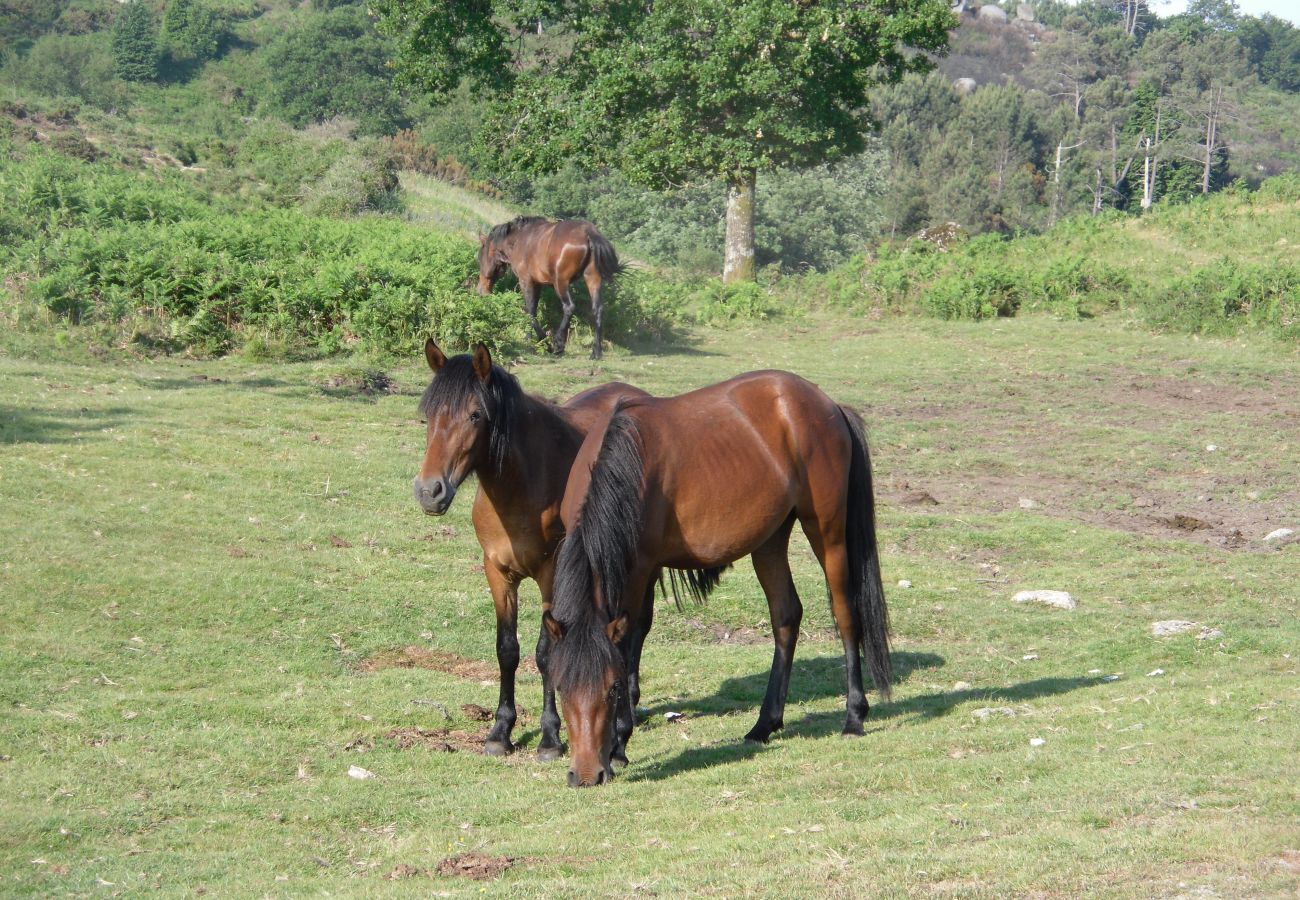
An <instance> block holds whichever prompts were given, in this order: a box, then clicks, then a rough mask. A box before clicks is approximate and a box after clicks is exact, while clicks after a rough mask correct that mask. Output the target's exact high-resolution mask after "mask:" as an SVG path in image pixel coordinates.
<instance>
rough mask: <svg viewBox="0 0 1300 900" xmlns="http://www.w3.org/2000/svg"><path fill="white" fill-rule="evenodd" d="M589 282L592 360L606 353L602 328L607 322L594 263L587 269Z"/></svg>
mask: <svg viewBox="0 0 1300 900" xmlns="http://www.w3.org/2000/svg"><path fill="white" fill-rule="evenodd" d="M584 279H585V280H586V282H587V293H588V294H590V295H591V330H592V332H593V338H594V342H593V343H592V345H591V358H592V359H600V357H601V354H603V353H604V352H605V348H604V346H603V345H602V344H601V326H602V325H603V324H604V321H605V304H604V302H603V298H602V291H601V289H602V288H603V287H604V285H602V284H601V280H600V273H599V272H597V271H596V264H595V263H592V264H591V265H590V266H588V267H587V274H586V275H585V276H584Z"/></svg>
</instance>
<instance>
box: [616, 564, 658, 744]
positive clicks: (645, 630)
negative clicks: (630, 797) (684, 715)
mask: <svg viewBox="0 0 1300 900" xmlns="http://www.w3.org/2000/svg"><path fill="white" fill-rule="evenodd" d="M654 599H655V586H654V581H653V580H652V581H651V582H650V583H649V584H647V585H646V589H645V600H644V602H643V603H642V604H641V608H640V610H635V611H633V614H632V615H630V616H629V618H631V620H632V622H633V623H634V624H633V625H632V627H631V628H629V629H628V633H627V635H625V636H624V638H623V640H622V642H621V643H620V644H619V648H618V649H619V651H620V652H621V653H622V654H623V659H624V660H626V662H627V683H626V684H625V685H623V686H622V689H621V694H622V696H621V697H620V699H619V703H618V707H617V709H615V711H614V749H613V750H612V751H611V753H610V756H609V758H610V764H611V765H612V766H613V767H614V768H616V769H621V768H623V767H624V766H626V765H627V742H628V740H629V739H630V738H631V737H632V730H633V729H634V728H635V727H636V708H637V704H638V703H640V702H641V672H640V669H641V648H642V647H644V646H645V639H646V636H647V635H648V634H649V633H650V626H651V625H652V624H653V622H654Z"/></svg>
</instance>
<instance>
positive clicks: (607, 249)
mask: <svg viewBox="0 0 1300 900" xmlns="http://www.w3.org/2000/svg"><path fill="white" fill-rule="evenodd" d="M587 246H588V247H590V248H591V260H592V262H593V263H594V264H595V266H596V271H597V272H599V273H600V278H601V280H602V281H605V280H607V279H610V278H613V277H614V276H615V275H618V274H620V273H621V272H622V271H623V270H624V269H625V268H626V267H625V266H624V265H623V264H622V263H621V262H619V261H618V254H617V253H615V252H614V245H613V244H611V243H610V242H609V241H608V239H606V237H605V236H604V235H603V234H601V233H600V232H599V231H597V230H596V229H595V228H594V227H592V228H588V229H587Z"/></svg>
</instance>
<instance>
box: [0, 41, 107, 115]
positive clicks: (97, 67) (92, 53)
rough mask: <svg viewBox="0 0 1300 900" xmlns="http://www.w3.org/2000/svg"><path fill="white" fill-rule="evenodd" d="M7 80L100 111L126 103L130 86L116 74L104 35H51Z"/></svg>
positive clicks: (9, 69)
mask: <svg viewBox="0 0 1300 900" xmlns="http://www.w3.org/2000/svg"><path fill="white" fill-rule="evenodd" d="M3 75H4V78H5V80H7V81H11V82H12V83H13V84H15V85H17V86H18V87H20V88H23V89H24V90H26V91H30V92H31V93H33V94H37V95H40V96H44V97H50V98H54V97H75V98H77V99H79V100H82V101H84V102H86V103H88V104H90V105H91V106H95V107H97V108H99V109H105V110H107V109H115V108H118V107H121V106H124V105H125V104H126V99H127V95H126V85H125V84H123V83H122V81H121V79H119V78H118V77H117V75H116V72H115V69H114V62H113V53H112V51H111V50H110V49H109V45H108V42H107V41H106V40H105V38H104V35H101V34H88V35H61V34H49V35H45V36H44V37H42V38H41V39H40V40H38V41H37V42H36V43H35V44H33V45H32V48H31V50H30V51H28V53H27V54H26V55H25V56H21V57H17V58H15V59H13V60H12V61H11V62H10V63H9V64H8V65H7V66H6V67H5V69H4V72H3Z"/></svg>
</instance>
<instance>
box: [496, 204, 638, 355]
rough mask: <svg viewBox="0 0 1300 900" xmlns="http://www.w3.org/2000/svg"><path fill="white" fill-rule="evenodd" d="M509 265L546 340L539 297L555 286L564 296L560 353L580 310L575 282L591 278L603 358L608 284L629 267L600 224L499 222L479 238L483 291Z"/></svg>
mask: <svg viewBox="0 0 1300 900" xmlns="http://www.w3.org/2000/svg"><path fill="white" fill-rule="evenodd" d="M506 266H509V267H510V268H511V269H513V270H514V273H515V276H516V277H517V278H518V279H519V290H520V291H521V292H522V293H523V295H524V311H525V312H527V313H528V318H529V319H530V320H531V321H532V323H533V332H534V333H535V334H536V335H537V339H538V340H539V341H541V340H545V339H546V332H544V331H543V330H542V326H541V325H539V324H538V322H537V301H538V298H539V297H540V296H541V293H542V288H543V287H544V286H545V285H548V284H549V285H550V286H551V287H553V288H555V293H556V294H557V295H559V298H560V304H561V307H562V309H561V314H560V325H559V327H558V328H556V329H555V334H554V335H553V336H552V339H551V350H552V352H554V353H556V354H560V353H563V352H564V345H565V343H567V342H568V340H569V320H570V319H572V318H573V309H574V306H573V297H572V295H571V294H570V293H569V286H570V285H571V284H573V282H574V281H575V280H577V279H578V278H579V277H581V278H582V279H583V280H584V281H586V282H587V292H588V293H589V294H590V295H591V327H592V331H593V332H594V342H593V343H592V347H591V358H592V359H600V356H601V352H602V348H601V327H602V324H603V322H604V312H605V309H604V303H603V301H602V296H601V295H602V291H603V288H604V285H605V283H606V282H607V281H609V280H610V279H611V278H613V277H614V276H615V275H617V274H618V273H619V272H621V271H623V267H622V265H620V264H619V261H618V255H617V254H615V252H614V245H613V244H611V243H610V242H609V241H607V240H606V239H605V238H604V236H603V235H602V234H601V233H600V232H599V231H597V230H596V226H595V225H592V224H591V223H590V222H584V221H582V220H580V219H569V220H564V221H560V222H552V221H550V220H549V219H543V218H542V217H540V216H520V217H519V218H517V219H514V220H513V221H510V222H506V223H504V224H501V225H497V226H496V227H494V228H493V229H492V230H491V231H489V232H488V233H487V234H486V235H484V236H483V237H481V238H480V239H479V249H478V292H479V293H480V294H487V293H488V292H489V291H491V290H492V286H493V285H494V284H496V281H497V279H498V278H500V277H501V276H502V275H504V274H505V271H506Z"/></svg>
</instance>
